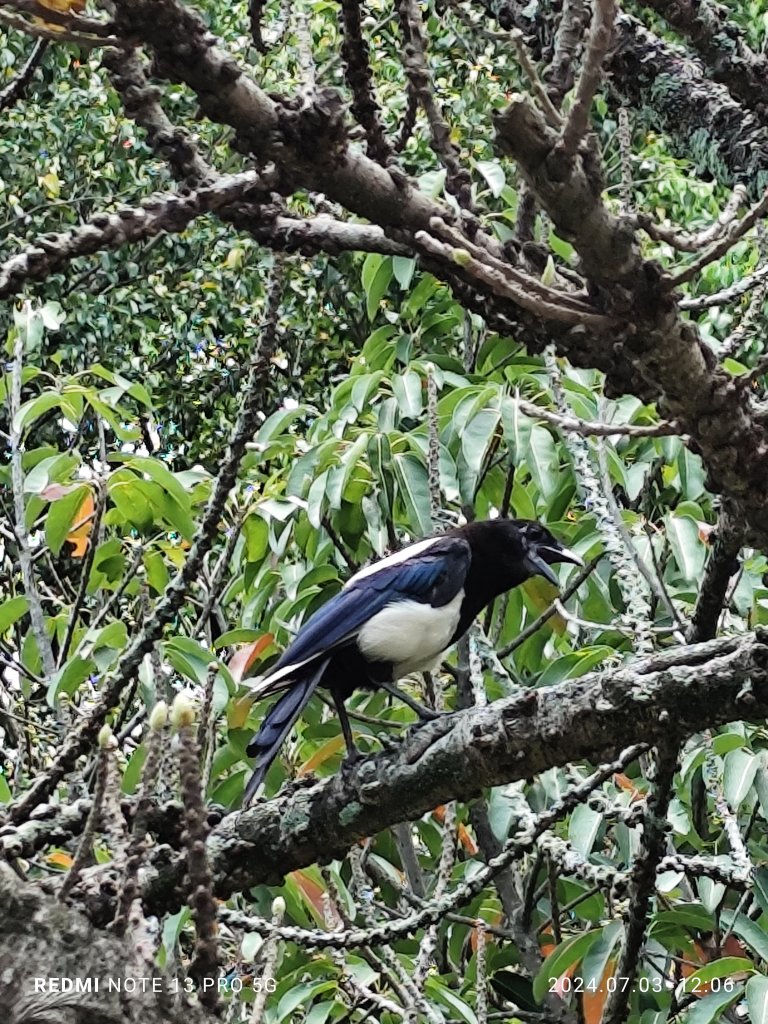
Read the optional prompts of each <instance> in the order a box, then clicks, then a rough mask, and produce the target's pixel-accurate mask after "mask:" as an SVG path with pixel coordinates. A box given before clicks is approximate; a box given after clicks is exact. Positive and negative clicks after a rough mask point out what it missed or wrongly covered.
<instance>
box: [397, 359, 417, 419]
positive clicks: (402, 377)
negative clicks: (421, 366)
mask: <svg viewBox="0 0 768 1024" xmlns="http://www.w3.org/2000/svg"><path fill="white" fill-rule="evenodd" d="M421 390H422V389H421V377H419V375H418V373H415V372H414V371H413V370H406V372H405V373H402V374H398V373H396V374H395V375H394V377H393V378H392V391H393V393H394V395H395V398H396V399H397V404H398V406H399V407H400V412H401V413H402V415H403V416H411V417H415V416H420V415H421V410H422V408H423V403H422V395H421Z"/></svg>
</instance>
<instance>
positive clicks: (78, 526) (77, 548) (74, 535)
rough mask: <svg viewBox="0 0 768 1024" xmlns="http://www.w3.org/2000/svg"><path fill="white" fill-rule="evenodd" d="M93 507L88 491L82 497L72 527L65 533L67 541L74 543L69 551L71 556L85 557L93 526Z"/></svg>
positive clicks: (91, 497) (91, 496)
mask: <svg viewBox="0 0 768 1024" xmlns="http://www.w3.org/2000/svg"><path fill="white" fill-rule="evenodd" d="M93 509H94V505H93V495H92V494H91V492H90V491H88V493H87V494H86V496H85V497H84V498H83V503H82V505H81V506H80V508H79V509H78V510H77V515H76V516H75V518H74V522H73V525H72V529H71V530H70V531H69V533H68V534H67V540H68V541H69V543H70V544H74V549H73V550H72V551H71V552H70V554H71V555H72V558H84V557H85V552H86V551H87V550H88V538H89V537H90V535H91V528H92V527H93Z"/></svg>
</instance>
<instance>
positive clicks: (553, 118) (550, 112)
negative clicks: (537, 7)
mask: <svg viewBox="0 0 768 1024" xmlns="http://www.w3.org/2000/svg"><path fill="white" fill-rule="evenodd" d="M509 37H510V39H511V40H512V45H513V46H514V48H515V53H516V54H517V59H518V62H519V64H520V67H521V68H522V69H523V71H524V72H525V75H526V77H527V79H528V81H529V82H530V85H531V89H532V90H533V95H534V96H535V97H536V99H537V100H538V101H539V104H540V106H541V109H542V112H543V114H544V117H545V118H546V119H547V122H548V123H549V124H550V125H552V127H553V128H560V127H561V126H562V123H563V119H562V117H561V116H560V111H559V110H558V109H557V107H556V106H555V105H554V103H553V102H552V100H551V99H550V98H549V93H548V92H547V90H546V89H545V88H544V85H543V83H542V81H541V79H540V78H539V75H538V72H537V71H536V65H535V64H534V63H533V61H532V60H531V55H530V54H529V53H528V47H527V46H526V45H525V40H524V39H523V33H522V32H521V31H520V30H519V29H516V28H515V29H512V31H511V32H510V33H509Z"/></svg>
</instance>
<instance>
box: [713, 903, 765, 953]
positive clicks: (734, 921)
mask: <svg viewBox="0 0 768 1024" xmlns="http://www.w3.org/2000/svg"><path fill="white" fill-rule="evenodd" d="M721 921H722V924H723V926H724V927H725V928H726V929H728V928H730V929H731V930H732V931H733V933H734V934H735V935H737V936H738V937H739V938H740V939H741V941H742V942H743V943H744V945H745V946H748V947H749V949H751V950H752V952H753V953H754V954H755V955H756V956H759V957H760V959H761V960H763V961H764V962H765V963H768V934H766V932H765V931H763V929H762V928H761V927H760V925H759V924H758V923H757V922H756V921H753V920H752V919H751V918H749V917H747V915H746V914H737V913H736V912H735V911H733V910H724V911H723V912H722V914H721Z"/></svg>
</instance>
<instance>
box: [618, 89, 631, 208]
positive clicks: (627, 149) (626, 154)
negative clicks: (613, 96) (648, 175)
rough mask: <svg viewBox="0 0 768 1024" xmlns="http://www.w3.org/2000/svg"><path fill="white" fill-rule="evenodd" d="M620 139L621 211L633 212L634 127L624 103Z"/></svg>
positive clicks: (619, 123) (621, 114) (620, 118)
mask: <svg viewBox="0 0 768 1024" xmlns="http://www.w3.org/2000/svg"><path fill="white" fill-rule="evenodd" d="M616 134H617V136H618V139H619V161H620V163H621V212H622V213H623V214H625V215H629V214H632V213H633V211H634V203H633V202H632V129H631V127H630V124H629V112H628V110H627V108H626V107H625V106H624V105H623V104H622V105H621V106H620V107H619V120H618V128H617V132H616Z"/></svg>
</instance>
